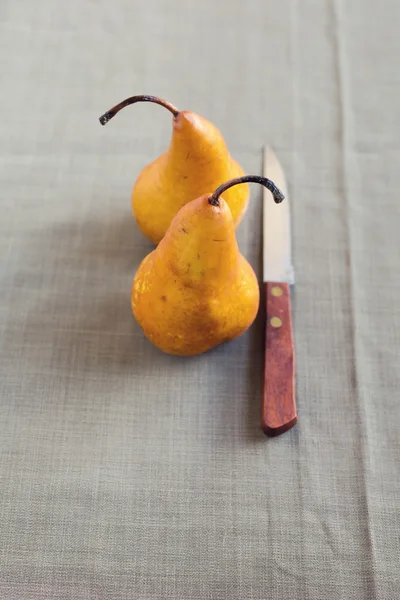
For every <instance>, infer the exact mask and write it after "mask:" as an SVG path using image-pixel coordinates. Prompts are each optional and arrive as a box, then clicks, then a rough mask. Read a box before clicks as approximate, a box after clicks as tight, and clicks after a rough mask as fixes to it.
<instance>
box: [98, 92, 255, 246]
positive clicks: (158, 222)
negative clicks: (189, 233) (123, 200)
mask: <svg viewBox="0 0 400 600" xmlns="http://www.w3.org/2000/svg"><path fill="white" fill-rule="evenodd" d="M146 101H147V102H155V103H156V104H160V105H161V106H163V107H165V108H167V109H168V110H169V111H170V112H171V113H172V115H173V120H172V138H171V143H170V146H169V148H168V150H167V151H166V152H165V153H164V154H162V155H161V156H159V157H158V158H157V159H156V160H154V161H153V162H152V163H150V164H149V165H147V166H146V167H145V168H144V169H143V171H142V172H141V173H140V175H139V177H138V178H137V180H136V183H135V185H134V187H133V192H132V208H133V213H134V215H135V218H136V221H137V224H138V226H139V228H140V229H141V231H142V232H143V233H144V235H146V236H147V237H148V238H149V239H150V240H151V241H152V242H153V243H154V244H158V242H159V241H160V240H161V239H162V238H163V237H164V235H165V233H166V231H167V229H168V227H169V225H170V223H171V221H172V219H173V217H174V216H175V215H176V213H177V212H178V210H179V209H180V208H182V206H184V204H186V203H187V202H188V201H189V200H191V199H193V198H197V197H198V196H200V195H201V194H204V193H205V192H207V191H208V190H213V189H215V188H217V187H218V186H219V185H221V184H222V183H223V182H224V181H226V180H228V179H231V178H235V177H240V176H242V175H244V171H243V169H242V168H241V167H240V166H239V164H238V163H237V162H236V161H235V160H234V159H233V158H232V157H231V156H230V154H229V151H228V148H227V147H226V144H225V141H224V138H223V137H222V135H221V133H220V132H219V131H218V129H217V128H216V127H215V126H214V125H213V124H212V123H210V122H209V121H207V120H206V119H204V118H203V117H200V116H199V115H197V114H195V113H193V112H189V111H179V110H178V109H177V108H176V107H175V106H173V105H172V104H170V103H169V102H167V101H166V100H162V99H161V98H157V97H155V96H133V97H132V98H128V99H127V100H124V101H123V102H121V103H120V104H118V105H117V106H115V107H114V108H112V109H110V110H109V111H107V112H106V113H105V114H104V115H102V116H101V117H100V123H101V124H102V125H105V124H106V123H108V121H109V120H110V119H111V118H112V117H114V116H115V115H116V114H117V113H118V112H119V111H120V110H121V109H122V108H124V107H125V106H128V105H130V104H134V103H136V102H146ZM248 199H249V190H248V186H247V185H243V186H240V188H235V189H232V190H227V191H226V194H225V201H226V202H227V204H228V205H229V208H230V211H231V213H232V217H233V221H234V225H235V227H236V226H237V225H238V224H239V223H240V220H241V218H242V216H243V214H244V212H245V210H246V207H247V203H248Z"/></svg>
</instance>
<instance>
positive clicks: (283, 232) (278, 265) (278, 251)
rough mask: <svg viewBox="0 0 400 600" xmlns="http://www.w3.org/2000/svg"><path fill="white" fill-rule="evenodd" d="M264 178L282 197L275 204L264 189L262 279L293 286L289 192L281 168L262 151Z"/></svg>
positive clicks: (269, 152) (267, 150) (272, 156)
mask: <svg viewBox="0 0 400 600" xmlns="http://www.w3.org/2000/svg"><path fill="white" fill-rule="evenodd" d="M263 175H264V177H268V179H271V180H272V181H273V182H274V183H275V185H277V186H278V188H279V189H280V190H281V191H282V192H283V194H285V199H284V201H283V202H282V203H281V204H275V202H274V200H273V197H272V194H271V192H270V191H269V190H267V189H266V188H264V202H263V211H264V214H263V219H264V231H263V273H264V275H263V279H264V281H269V282H277V283H289V284H290V285H291V284H293V283H294V272H293V266H292V259H291V252H292V248H291V245H292V244H291V230H290V207H289V198H288V189H287V184H286V178H285V174H284V172H283V169H282V166H281V164H280V162H279V160H278V158H277V156H276V154H275V152H273V150H271V148H269V147H268V146H266V147H265V148H264V173H263Z"/></svg>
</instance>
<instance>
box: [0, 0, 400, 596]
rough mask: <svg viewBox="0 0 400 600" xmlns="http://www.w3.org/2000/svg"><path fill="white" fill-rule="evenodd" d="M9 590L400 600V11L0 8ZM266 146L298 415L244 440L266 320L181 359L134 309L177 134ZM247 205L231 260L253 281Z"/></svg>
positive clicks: (0, 301) (257, 247)
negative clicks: (134, 194) (278, 165)
mask: <svg viewBox="0 0 400 600" xmlns="http://www.w3.org/2000/svg"><path fill="white" fill-rule="evenodd" d="M0 16H1V28H0V50H1V52H0V77H1V81H0V84H1V123H0V145H1V213H0V214H1V217H0V269H1V286H0V335H1V352H0V359H1V364H0V369H1V382H0V386H1V387H0V390H1V392H0V394H1V424H0V430H1V437H0V450H1V454H0V477H1V484H0V532H1V533H0V597H1V598H4V599H7V600H39V599H52V600H67V599H68V600H71V599H73V600H75V599H76V600H78V599H79V600H89V599H90V600H94V599H96V600H100V599H101V600H103V599H104V600H121V599H136V598H137V599H141V600H142V599H143V600H156V599H157V600H162V599H166V598H170V599H182V600H192V599H193V600H198V599H216V600H228V599H230V600H236V599H237V600H242V599H244V600H248V599H257V600H268V599H278V600H280V599H282V600H302V599H311V600H337V599H342V600H367V599H374V600H398V599H399V598H400V569H399V565H400V539H399V537H400V434H399V432H400V429H399V426H400V410H399V394H400V391H399V390H400V371H399V364H398V361H399V341H400V308H399V307H400V243H399V231H400V209H399V188H400V168H399V164H400V163H399V158H400V154H399V151H400V138H399V122H400V121H399V117H400V114H399V106H400V76H399V56H400V36H399V32H398V28H399V22H400V4H399V2H398V1H397V0H392V1H391V0H382V2H380V3H378V2H375V1H373V0H303V1H301V2H300V1H298V0H280V1H279V2H274V1H273V0H267V1H263V0H250V1H249V2H243V1H242V0H230V1H229V2H228V0H226V1H225V2H223V1H220V2H217V1H212V0H205V1H203V2H188V1H187V0H185V1H184V0H168V1H167V0H146V2H139V1H131V0H115V2H113V3H111V2H108V1H106V0H97V1H93V0H92V1H90V0H69V1H68V2H62V1H61V0H60V1H58V2H56V1H52V0H41V1H40V2H32V1H31V0H16V1H12V0H3V1H2V3H1V5H0ZM134 93H153V94H159V95H162V96H164V97H166V98H168V99H170V100H171V101H173V102H174V103H176V104H177V105H178V106H179V107H183V108H188V109H191V110H194V111H196V112H198V113H200V114H202V115H204V116H206V117H207V118H209V119H210V120H211V121H213V122H214V123H215V124H216V125H217V126H218V127H219V128H220V129H221V131H222V132H223V134H224V136H225V137H226V140H227V142H228V144H229V147H230V149H231V151H232V154H233V155H234V156H235V157H236V158H237V159H238V160H239V161H241V162H242V163H243V166H244V167H245V169H246V171H247V172H252V173H259V172H260V169H261V148H262V145H263V144H264V143H265V142H266V141H267V142H268V143H270V144H272V145H273V146H274V148H275V149H276V150H277V152H278V154H279V156H280V158H281V160H282V162H283V163H284V166H285V168H286V170H287V174H288V179H289V182H290V190H291V194H292V200H293V220H294V261H295V267H296V275H297V286H296V290H295V293H294V297H293V303H294V311H295V336H296V347H297V373H298V405H299V412H300V422H299V424H298V426H297V427H296V428H295V429H294V430H292V431H291V432H290V433H288V434H287V435H285V436H283V437H280V438H279V439H275V440H267V439H266V438H264V436H263V435H262V434H261V433H260V431H259V421H258V410H259V401H260V394H261V378H262V360H263V357H262V350H263V331H262V313H260V317H259V319H258V320H257V322H256V323H255V325H254V326H253V327H252V328H251V330H250V331H248V333H247V334H246V335H244V336H243V337H242V338H241V339H239V340H237V341H235V342H234V343H231V344H229V345H226V346H224V347H221V348H219V349H217V350H216V351H213V352H211V353H209V354H207V355H204V356H201V357H198V358H193V359H190V360H184V359H177V358H171V357H168V356H164V355H162V354H161V353H160V352H158V351H157V350H156V349H155V348H153V347H152V346H151V345H150V343H149V342H147V340H146V339H145V338H144V336H143V335H142V333H141V331H140V330H139V328H138V326H137V325H136V323H135V322H134V320H133V318H132V316H131V312H130V304H129V294H130V286H131V281H132V277H133V274H134V272H135V269H136V268H137V266H138V264H139V262H140V260H141V259H142V258H143V257H144V255H145V254H146V253H147V252H148V251H149V249H150V245H149V243H148V242H147V241H146V240H145V239H144V238H143V237H142V236H141V235H140V233H139V232H138V230H137V228H136V225H135V223H134V221H133V219H132V217H131V212H130V200H129V197H130V191H131V187H132V184H133V182H134V179H135V178H136V176H137V175H138V173H139V171H140V169H141V168H142V167H143V166H144V165H145V164H147V163H148V162H149V161H150V160H151V159H153V158H155V157H156V156H157V155H158V154H159V153H160V152H161V151H162V150H163V149H164V148H166V147H167V144H168V141H169V136H170V128H171V121H170V117H169V115H168V114H167V113H166V112H165V111H163V110H162V109H161V108H159V107H156V106H149V105H147V106H145V105H141V106H136V107H131V108H130V109H127V110H126V111H124V113H121V115H119V116H118V118H116V119H115V120H114V121H113V122H112V123H110V124H109V125H108V126H107V127H106V128H101V127H100V125H99V123H98V121H97V119H98V116H99V115H100V114H101V113H102V112H103V111H104V110H106V109H107V108H109V107H110V106H112V105H113V104H114V103H116V102H118V101H120V100H122V99H123V98H125V97H126V96H128V95H131V94H134ZM260 216H261V190H260V189H258V188H257V186H254V187H253V188H252V200H251V206H250V209H249V212H248V215H247V217H246V219H245V221H244V222H243V224H242V225H241V227H240V231H239V233H238V237H239V242H240V247H241V249H242V251H243V253H244V254H245V255H246V256H247V257H248V259H249V260H250V261H251V263H252V265H253V266H254V267H255V269H256V270H257V273H258V274H259V275H260V277H261V228H260Z"/></svg>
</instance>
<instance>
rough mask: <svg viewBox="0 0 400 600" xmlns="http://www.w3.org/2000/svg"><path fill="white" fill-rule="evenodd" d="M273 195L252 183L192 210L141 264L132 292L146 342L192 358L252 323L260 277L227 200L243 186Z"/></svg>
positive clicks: (203, 199)
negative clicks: (239, 236) (243, 249)
mask: <svg viewBox="0 0 400 600" xmlns="http://www.w3.org/2000/svg"><path fill="white" fill-rule="evenodd" d="M248 182H256V183H261V184H262V185H264V186H265V187H267V188H268V189H269V190H270V191H271V192H272V194H273V196H274V199H275V202H277V203H278V202H281V201H282V200H283V198H284V196H283V194H282V193H281V192H280V191H279V190H278V188H277V187H276V186H275V185H274V184H273V183H272V181H270V180H269V179H267V178H265V177H259V176H257V175H254V176H252V175H246V176H244V177H239V178H236V179H232V180H231V181H228V182H226V183H225V184H223V185H221V186H220V187H219V188H217V190H216V191H215V192H214V193H213V194H205V195H202V196H200V197H199V198H197V199H196V200H192V201H191V202H188V203H187V204H185V205H184V206H183V207H182V208H181V209H180V210H179V212H178V213H177V214H176V215H175V217H174V218H173V219H172V222H171V224H170V226H169V228H168V230H167V233H166V234H165V236H164V238H163V239H162V240H161V242H160V243H159V245H158V246H157V248H156V249H155V250H153V251H152V252H151V253H150V254H148V255H147V256H146V257H145V258H144V260H143V261H142V263H141V265H140V266H139V269H138V271H137V273H136V276H135V278H134V281H133V286H132V297H131V302H132V310H133V314H134V315H135V317H136V320H137V321H138V323H139V325H140V326H141V328H142V329H143V331H144V333H145V334H146V336H147V337H148V338H149V340H150V341H151V342H153V344H155V346H157V347H158V348H159V349H160V350H163V351H164V352H166V353H168V354H177V355H180V356H191V355H195V354H200V353H202V352H205V351H207V350H210V349H211V348H213V347H214V346H217V345H219V344H222V343H223V342H227V341H229V340H233V339H234V338H236V337H237V336H239V335H241V334H242V333H243V332H244V331H246V329H247V328H248V327H250V325H251V324H252V323H253V321H254V319H255V317H256V315H257V311H258V307H259V287H258V281H257V278H256V275H255V273H254V271H253V269H252V267H251V266H250V265H249V263H248V262H247V260H246V259H245V258H244V257H243V256H242V254H240V252H239V248H238V244H237V241H236V236H235V227H234V220H233V217H232V213H231V210H230V208H229V206H228V203H227V202H226V201H225V200H224V199H223V198H222V197H221V194H222V193H224V195H225V194H226V192H227V191H228V189H230V188H232V187H233V186H236V185H237V184H241V183H248Z"/></svg>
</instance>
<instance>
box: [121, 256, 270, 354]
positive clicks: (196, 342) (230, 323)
mask: <svg viewBox="0 0 400 600" xmlns="http://www.w3.org/2000/svg"><path fill="white" fill-rule="evenodd" d="M156 252H157V251H156V250H154V251H153V252H151V253H150V254H149V255H148V256H146V258H145V259H144V260H143V261H142V263H141V265H140V267H139V269H138V271H137V273H136V276H135V278H134V281H133V286H132V298H131V302H132V310H133V314H134V316H135V318H136V320H137V322H138V323H139V325H140V326H141V328H142V329H143V331H144V333H145V335H146V336H147V337H148V339H149V340H150V341H151V342H152V343H153V344H154V345H155V346H157V347H158V348H159V349H160V350H162V351H163V352H166V353H167V354H174V355H178V356H194V355H197V354H202V353H203V352H206V351H208V350H211V349H212V348H214V347H215V346H218V345H219V344H222V343H224V342H228V341H230V340H233V339H235V338H236V337H238V336H240V335H241V334H242V333H244V332H245V331H246V330H247V329H248V328H249V327H250V325H251V324H252V323H253V321H254V319H255V318H256V315H257V312H258V308H259V303H260V293H259V287H258V281H257V279H256V276H255V274H254V271H253V269H252V268H251V266H250V265H249V263H248V262H247V261H246V259H245V258H244V257H243V256H242V255H240V254H239V255H238V259H237V262H236V264H235V268H234V271H233V272H228V273H227V274H226V277H224V278H223V279H222V280H220V281H218V282H215V281H213V282H212V283H211V284H204V285H202V283H201V282H200V283H199V282H196V283H193V284H192V285H191V284H190V282H188V281H187V280H180V278H179V276H177V274H176V273H174V271H173V267H172V268H165V266H164V268H163V269H160V268H159V265H158V264H157V257H156V254H155V253H156Z"/></svg>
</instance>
